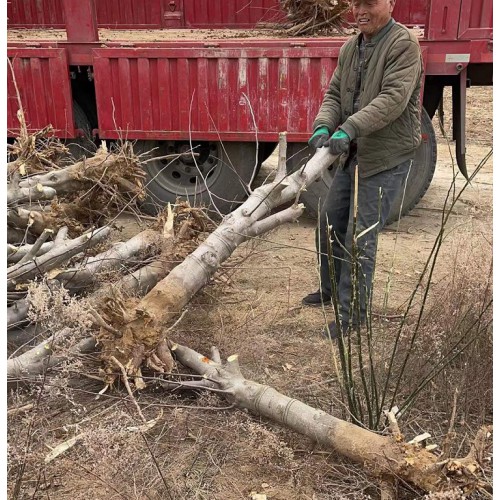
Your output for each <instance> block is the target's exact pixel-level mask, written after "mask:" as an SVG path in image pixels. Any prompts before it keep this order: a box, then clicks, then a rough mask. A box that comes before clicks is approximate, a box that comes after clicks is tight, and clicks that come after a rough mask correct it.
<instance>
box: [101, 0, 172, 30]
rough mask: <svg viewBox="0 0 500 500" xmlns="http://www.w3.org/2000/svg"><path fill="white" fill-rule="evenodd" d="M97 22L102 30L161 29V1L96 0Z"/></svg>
mask: <svg viewBox="0 0 500 500" xmlns="http://www.w3.org/2000/svg"><path fill="white" fill-rule="evenodd" d="M96 9H97V21H98V24H99V26H100V27H103V28H128V27H135V28H161V27H162V15H163V12H162V1H161V0H97V1H96Z"/></svg>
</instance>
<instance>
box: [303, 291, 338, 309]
mask: <svg viewBox="0 0 500 500" xmlns="http://www.w3.org/2000/svg"><path fill="white" fill-rule="evenodd" d="M330 299H331V297H330V296H329V295H327V294H326V293H323V292H321V291H320V290H318V291H317V292H313V293H310V294H309V295H306V296H305V297H304V298H303V299H302V305H303V306H309V307H319V306H321V304H323V303H324V304H325V305H328V304H330Z"/></svg>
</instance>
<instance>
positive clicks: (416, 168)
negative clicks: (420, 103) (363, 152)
mask: <svg viewBox="0 0 500 500" xmlns="http://www.w3.org/2000/svg"><path fill="white" fill-rule="evenodd" d="M421 126H422V143H421V144H420V146H419V148H418V149H417V151H416V153H415V159H414V160H413V163H412V166H411V170H410V175H409V176H408V181H407V183H406V192H405V193H404V202H403V207H402V208H401V202H402V199H403V193H401V196H400V197H399V199H397V200H396V201H395V202H394V205H393V206H392V208H391V211H390V213H389V217H388V218H387V222H386V225H388V224H392V223H393V222H396V221H397V220H399V212H400V210H401V216H403V215H407V214H408V213H409V212H410V210H412V209H413V208H414V207H415V205H416V204H417V203H418V202H419V201H420V200H421V199H422V197H423V196H424V194H425V193H426V191H427V189H428V188H429V186H430V184H431V181H432V177H433V176H434V171H435V170H436V160H437V143H436V133H435V132H434V127H433V125H432V121H431V119H430V118H429V115H428V114H427V111H425V109H422V123H421Z"/></svg>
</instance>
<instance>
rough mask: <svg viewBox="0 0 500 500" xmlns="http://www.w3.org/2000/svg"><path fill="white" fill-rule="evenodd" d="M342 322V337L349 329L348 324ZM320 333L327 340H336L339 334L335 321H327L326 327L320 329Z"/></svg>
mask: <svg viewBox="0 0 500 500" xmlns="http://www.w3.org/2000/svg"><path fill="white" fill-rule="evenodd" d="M341 324H342V336H343V337H344V336H345V335H346V334H347V331H348V330H349V324H348V323H344V322H341ZM321 335H323V337H325V338H326V339H328V340H332V341H333V340H337V338H338V336H339V328H338V327H337V323H336V322H335V321H332V322H331V323H328V328H323V330H322V331H321Z"/></svg>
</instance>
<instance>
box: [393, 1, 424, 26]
mask: <svg viewBox="0 0 500 500" xmlns="http://www.w3.org/2000/svg"><path fill="white" fill-rule="evenodd" d="M430 2H431V0H406V1H403V0H399V1H397V2H396V5H395V7H394V12H393V13H392V16H393V17H394V19H395V20H396V21H398V22H399V23H401V24H406V25H410V26H425V25H426V24H427V18H428V15H429V4H430Z"/></svg>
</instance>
